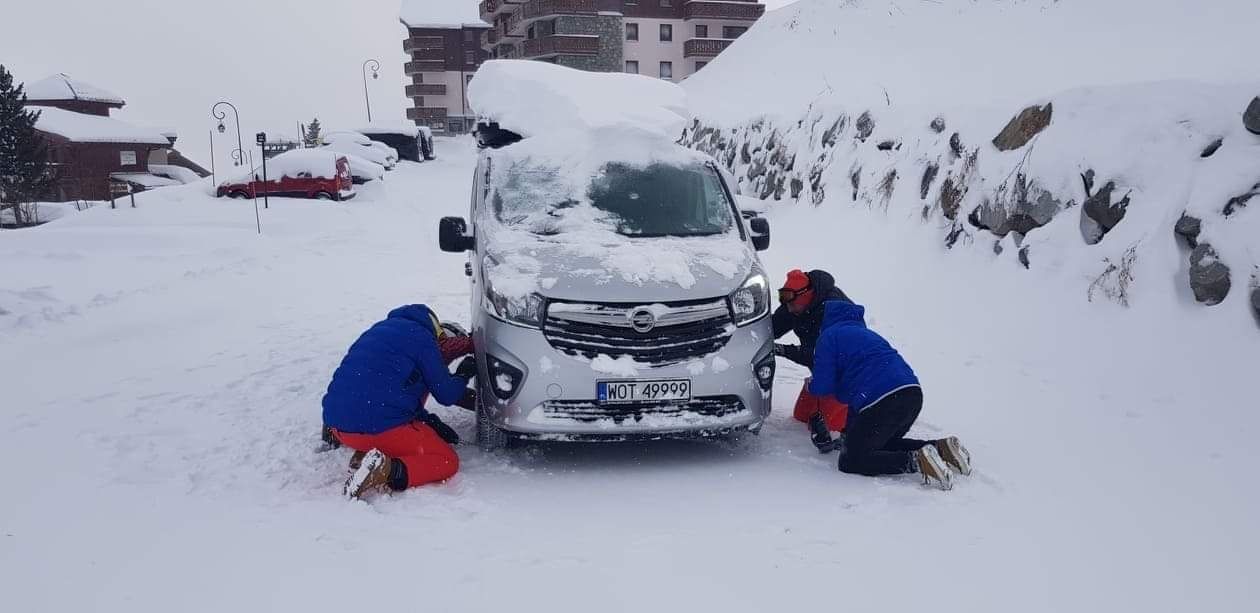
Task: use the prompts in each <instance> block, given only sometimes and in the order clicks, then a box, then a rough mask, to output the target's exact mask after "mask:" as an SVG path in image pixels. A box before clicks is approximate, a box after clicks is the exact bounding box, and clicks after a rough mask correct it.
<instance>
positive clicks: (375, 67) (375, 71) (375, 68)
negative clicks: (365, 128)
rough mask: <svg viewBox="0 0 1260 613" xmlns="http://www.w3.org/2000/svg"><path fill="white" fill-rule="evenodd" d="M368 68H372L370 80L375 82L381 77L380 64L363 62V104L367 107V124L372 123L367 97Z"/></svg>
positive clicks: (373, 61)
mask: <svg viewBox="0 0 1260 613" xmlns="http://www.w3.org/2000/svg"><path fill="white" fill-rule="evenodd" d="M369 66H370V67H371V68H372V79H373V80H375V79H379V78H380V77H381V73H380V70H381V63H380V62H378V61H376V60H368V61H366V62H363V70H362V72H363V102H364V104H366V105H367V116H368V123H372V98H371V97H370V96H368V81H367V71H368V67H369Z"/></svg>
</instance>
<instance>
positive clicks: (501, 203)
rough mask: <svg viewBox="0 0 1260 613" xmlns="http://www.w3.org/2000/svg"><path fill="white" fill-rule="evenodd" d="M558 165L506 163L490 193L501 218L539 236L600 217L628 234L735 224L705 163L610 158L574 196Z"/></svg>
mask: <svg viewBox="0 0 1260 613" xmlns="http://www.w3.org/2000/svg"><path fill="white" fill-rule="evenodd" d="M562 172H563V171H558V170H545V169H529V168H522V167H520V166H515V167H512V168H510V169H508V170H507V171H506V173H505V176H503V177H501V178H502V182H501V183H500V184H499V185H498V187H497V189H495V193H494V196H493V198H492V203H493V206H494V212H495V215H496V216H497V217H498V219H499V221H501V222H502V223H504V224H506V225H509V226H513V227H520V228H523V229H527V230H529V231H531V232H534V233H536V234H543V235H555V234H564V233H568V232H580V231H583V230H590V229H591V226H592V224H599V225H603V226H606V227H609V228H610V229H612V230H613V231H615V232H617V233H619V234H622V235H625V236H632V237H656V236H708V235H714V234H724V233H726V232H729V231H731V229H732V228H733V227H734V225H735V218H734V212H733V210H734V209H733V207H732V206H731V202H730V200H729V199H728V198H727V195H726V191H725V190H724V189H723V188H722V183H721V180H720V179H719V178H718V174H717V171H716V170H714V169H712V168H710V167H707V166H705V165H702V164H695V165H685V166H675V165H668V164H653V165H651V166H647V167H645V168H640V167H633V166H628V165H622V164H608V165H606V166H604V167H603V168H602V169H601V170H600V172H599V173H598V174H596V175H595V176H594V177H593V178H591V179H590V181H589V183H588V184H587V185H586V191H585V193H584V194H583V193H578V194H576V195H574V194H572V193H571V192H572V191H574V190H572V189H565V187H564V186H565V185H570V184H571V180H572V178H571V177H563V176H562ZM577 191H578V192H580V191H581V190H580V189H579V190H577ZM566 193H568V194H570V195H569V197H568V198H565V197H564V194H566ZM557 196H559V197H557Z"/></svg>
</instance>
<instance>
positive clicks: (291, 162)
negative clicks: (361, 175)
mask: <svg viewBox="0 0 1260 613" xmlns="http://www.w3.org/2000/svg"><path fill="white" fill-rule="evenodd" d="M343 157H346V156H345V154H342V153H337V152H334V151H329V150H327V149H294V150H292V151H286V152H284V153H281V154H280V155H277V156H276V157H273V158H270V159H268V160H267V176H268V177H269V178H272V179H274V178H276V177H296V176H299V175H301V174H302V173H308V174H310V175H311V176H312V177H317V178H320V179H332V178H334V177H336V176H337V159H338V158H343ZM347 161H348V160H347ZM262 174H263V171H262V165H261V164H260V165H259V166H258V167H257V168H254V169H253V170H252V171H246V172H243V173H241V174H239V175H238V176H236V177H234V178H232V179H231V180H229V181H227V183H235V182H239V181H247V180H249V179H250V177H251V176H252V177H253V178H254V179H255V180H261V179H262Z"/></svg>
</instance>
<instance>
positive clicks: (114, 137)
mask: <svg viewBox="0 0 1260 613" xmlns="http://www.w3.org/2000/svg"><path fill="white" fill-rule="evenodd" d="M31 110H35V111H39V121H37V122H36V123H35V129H37V130H40V131H43V132H47V133H49V134H56V135H58V136H62V137H64V138H67V139H70V140H71V141H74V142H76V143H124V144H140V145H163V146H166V145H169V144H170V141H169V140H167V138H166V137H165V136H162V133H161V132H159V131H157V130H153V129H150V128H142V127H140V126H136V125H132V124H130V123H127V122H125V121H119V120H117V119H113V118H110V117H101V116H99V115H87V114H84V113H73V112H70V111H66V110H63V109H58V108H53V107H50V106H35V105H32V106H31Z"/></svg>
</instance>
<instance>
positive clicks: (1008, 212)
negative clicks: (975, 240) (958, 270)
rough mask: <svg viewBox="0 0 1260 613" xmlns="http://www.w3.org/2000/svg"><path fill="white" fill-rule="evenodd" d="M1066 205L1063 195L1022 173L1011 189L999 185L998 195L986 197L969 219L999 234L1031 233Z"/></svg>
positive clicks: (980, 226) (977, 225)
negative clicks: (1060, 197) (1045, 187)
mask: <svg viewBox="0 0 1260 613" xmlns="http://www.w3.org/2000/svg"><path fill="white" fill-rule="evenodd" d="M1064 208H1065V207H1064V204H1063V202H1062V201H1061V200H1060V199H1058V198H1055V197H1054V195H1053V194H1051V193H1050V192H1048V191H1046V190H1044V189H1042V188H1041V187H1040V186H1038V185H1037V184H1036V182H1034V181H1029V180H1028V178H1027V176H1025V175H1024V174H1022V173H1021V174H1019V175H1017V176H1016V177H1015V183H1014V185H1013V186H1011V187H1010V188H1009V189H1008V188H1007V186H1006V185H1003V186H1001V187H999V188H998V191H997V193H996V194H995V198H993V199H989V198H985V199H984V201H983V202H982V203H981V204H980V206H979V207H976V210H974V211H972V213H971V215H970V216H969V217H968V221H970V222H971V225H973V226H975V227H977V228H980V229H983V230H988V231H990V232H992V233H994V234H996V235H998V236H1006V235H1007V234H1010V233H1011V232H1018V233H1019V234H1028V233H1029V232H1032V231H1033V230H1036V229H1037V228H1040V227H1042V226H1044V225H1046V224H1048V223H1050V221H1051V220H1052V219H1054V216H1055V215H1058V214H1059V211H1061V210H1063V209H1064Z"/></svg>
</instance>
